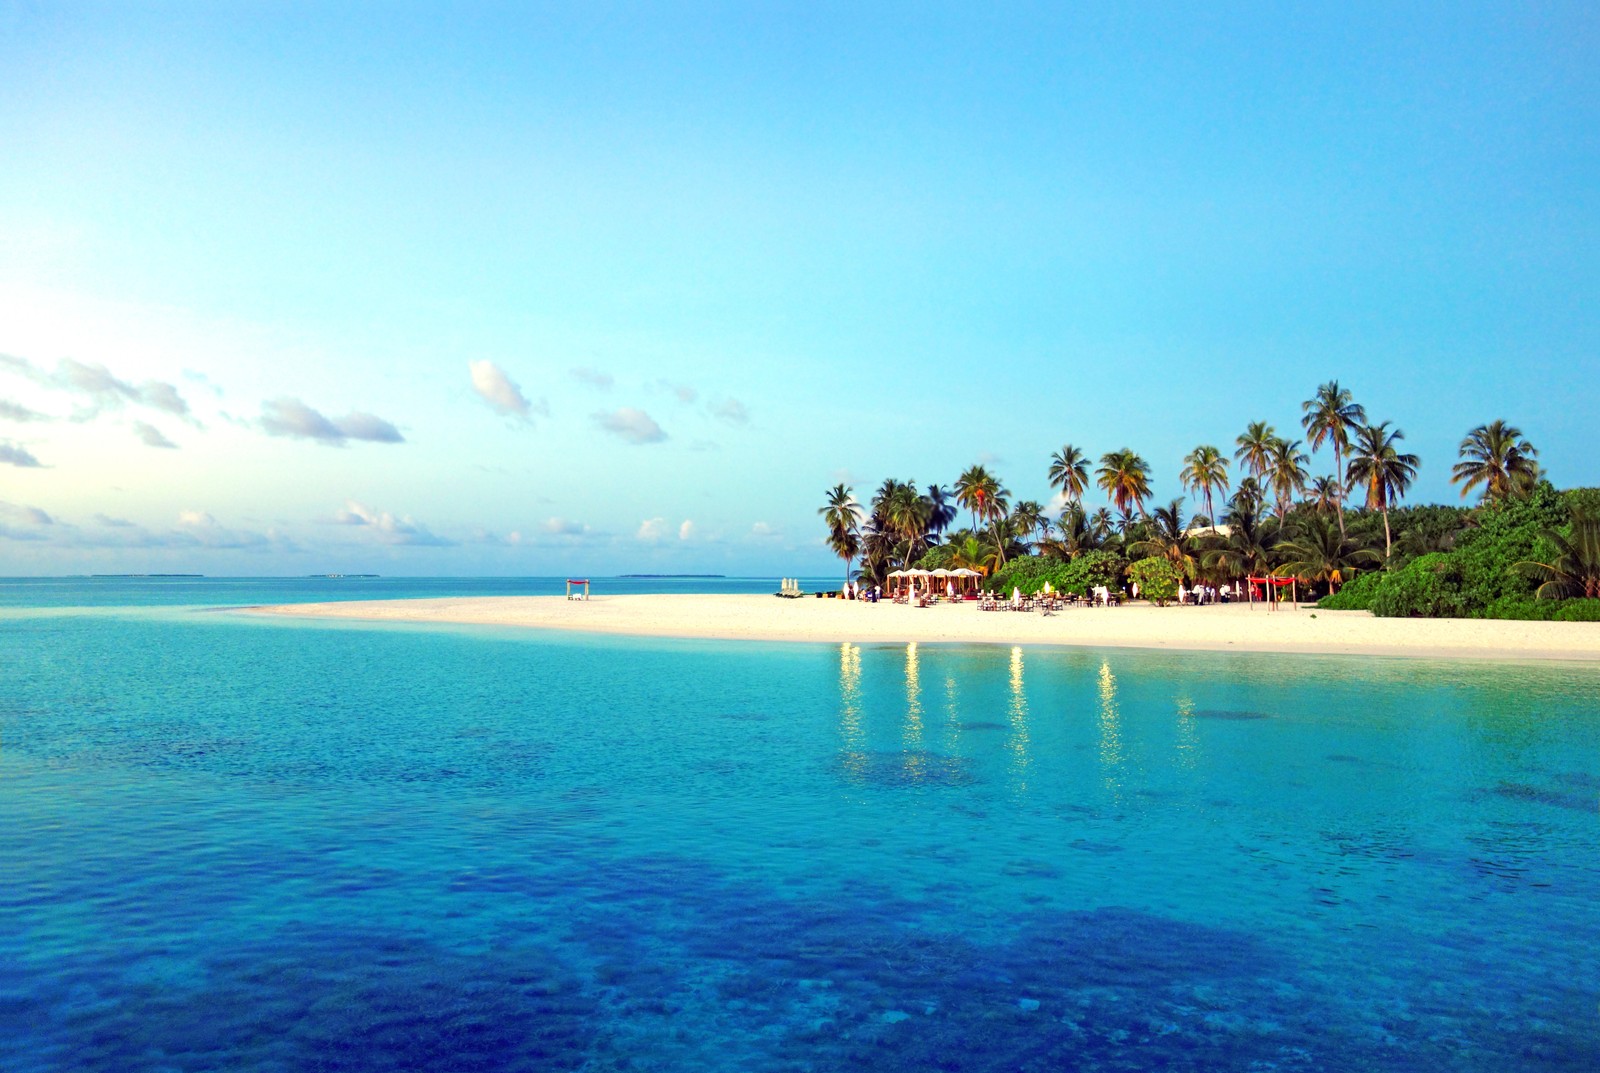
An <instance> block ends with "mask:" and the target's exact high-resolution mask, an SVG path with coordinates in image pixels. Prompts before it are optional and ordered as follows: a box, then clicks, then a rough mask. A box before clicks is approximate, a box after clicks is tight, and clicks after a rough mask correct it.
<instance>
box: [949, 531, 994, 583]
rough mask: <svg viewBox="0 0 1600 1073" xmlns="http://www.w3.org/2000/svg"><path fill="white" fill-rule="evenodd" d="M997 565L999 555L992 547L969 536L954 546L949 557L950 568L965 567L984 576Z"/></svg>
mask: <svg viewBox="0 0 1600 1073" xmlns="http://www.w3.org/2000/svg"><path fill="white" fill-rule="evenodd" d="M999 563H1000V554H999V552H998V551H996V550H995V547H994V545H993V544H986V543H984V542H983V541H981V540H979V539H978V538H977V537H975V536H972V535H970V534H969V535H968V536H966V537H965V538H963V539H962V541H961V542H960V543H959V544H957V545H956V546H955V549H954V551H953V552H952V553H951V555H950V564H951V565H952V566H957V567H966V568H967V569H968V570H976V571H978V573H980V574H984V575H988V574H989V573H990V571H992V570H993V569H994V568H995V567H996V566H998V565H999Z"/></svg>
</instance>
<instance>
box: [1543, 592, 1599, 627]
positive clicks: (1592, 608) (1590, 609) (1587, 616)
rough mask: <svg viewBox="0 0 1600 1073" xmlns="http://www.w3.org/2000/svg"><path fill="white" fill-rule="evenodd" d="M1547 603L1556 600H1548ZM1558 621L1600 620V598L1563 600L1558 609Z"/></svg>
mask: <svg viewBox="0 0 1600 1073" xmlns="http://www.w3.org/2000/svg"><path fill="white" fill-rule="evenodd" d="M1545 602H1546V603H1553V602H1554V601H1551V600H1547V601H1545ZM1556 621H1557V622H1600V600H1585V599H1581V598H1580V599H1576V600H1562V601H1561V607H1560V608H1559V609H1558V610H1557V611H1556Z"/></svg>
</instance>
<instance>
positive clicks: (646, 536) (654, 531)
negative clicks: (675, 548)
mask: <svg viewBox="0 0 1600 1073" xmlns="http://www.w3.org/2000/svg"><path fill="white" fill-rule="evenodd" d="M666 532H667V520H666V519H665V518H647V519H645V520H644V521H643V522H641V523H639V531H638V532H637V533H635V534H634V536H635V538H636V539H638V540H642V541H644V542H645V543H647V544H655V543H657V542H659V541H660V540H661V538H662V537H664V536H665V535H666Z"/></svg>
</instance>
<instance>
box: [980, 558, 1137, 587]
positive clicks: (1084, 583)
mask: <svg viewBox="0 0 1600 1073" xmlns="http://www.w3.org/2000/svg"><path fill="white" fill-rule="evenodd" d="M1126 568H1127V560H1125V559H1123V557H1122V556H1120V555H1118V554H1117V553H1116V552H1111V551H1086V552H1084V553H1083V554H1082V555H1079V556H1078V557H1077V558H1076V559H1073V560H1072V561H1070V562H1065V561H1063V560H1061V559H1056V558H1053V557H1050V556H1045V555H1024V556H1020V557H1019V558H1016V559H1012V560H1011V561H1010V562H1008V563H1006V565H1005V566H1003V567H1001V568H1000V570H999V571H998V572H996V573H995V575H994V576H993V577H992V578H990V579H989V580H987V581H985V582H984V583H983V584H984V588H986V589H992V590H993V591H995V592H999V593H1009V592H1010V591H1011V590H1012V589H1021V590H1022V591H1023V592H1024V593H1035V592H1038V591H1040V590H1041V589H1043V588H1044V583H1045V582H1046V581H1048V582H1050V588H1051V589H1053V590H1055V591H1056V592H1071V593H1076V594H1077V595H1079V596H1083V595H1086V594H1087V593H1089V592H1090V591H1091V590H1092V589H1094V587H1095V586H1096V585H1103V586H1105V587H1106V588H1108V589H1110V590H1111V591H1113V592H1116V591H1118V590H1120V589H1121V588H1122V574H1123V571H1124V570H1125V569H1126Z"/></svg>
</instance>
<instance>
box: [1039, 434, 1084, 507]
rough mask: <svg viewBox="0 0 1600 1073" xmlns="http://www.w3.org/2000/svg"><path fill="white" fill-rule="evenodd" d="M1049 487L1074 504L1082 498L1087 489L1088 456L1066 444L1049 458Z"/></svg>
mask: <svg viewBox="0 0 1600 1073" xmlns="http://www.w3.org/2000/svg"><path fill="white" fill-rule="evenodd" d="M1049 477H1050V487H1051V488H1059V489H1060V490H1061V494H1062V495H1063V496H1064V497H1066V499H1067V500H1069V501H1072V502H1076V501H1077V500H1079V499H1082V498H1083V490H1084V489H1085V488H1087V487H1089V456H1088V455H1086V454H1084V453H1083V452H1082V451H1080V450H1078V449H1077V448H1076V447H1074V446H1072V444H1070V443H1069V444H1066V445H1065V446H1063V447H1062V448H1061V450H1059V451H1057V452H1056V453H1055V454H1053V455H1051V456H1050V474H1049Z"/></svg>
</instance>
